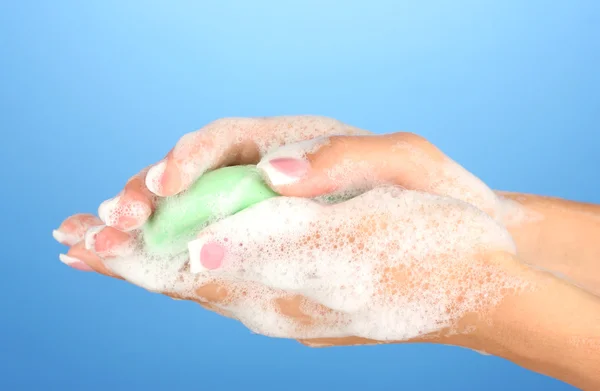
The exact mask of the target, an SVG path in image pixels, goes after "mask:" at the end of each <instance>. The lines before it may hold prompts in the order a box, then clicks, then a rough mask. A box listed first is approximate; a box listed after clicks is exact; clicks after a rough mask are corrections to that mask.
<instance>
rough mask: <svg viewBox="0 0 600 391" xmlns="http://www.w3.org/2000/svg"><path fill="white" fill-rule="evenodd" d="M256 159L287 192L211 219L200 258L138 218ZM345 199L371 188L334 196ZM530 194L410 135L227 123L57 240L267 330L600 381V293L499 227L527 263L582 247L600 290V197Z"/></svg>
mask: <svg viewBox="0 0 600 391" xmlns="http://www.w3.org/2000/svg"><path fill="white" fill-rule="evenodd" d="M282 145H283V147H282ZM257 162H259V165H258V167H259V169H260V170H261V171H262V172H263V174H264V177H265V179H266V180H267V181H268V182H269V183H270V184H271V186H272V187H273V188H274V189H275V190H276V191H278V192H279V193H280V194H282V195H284V196H287V197H281V198H275V199H271V200H268V201H266V202H263V203H261V204H258V205H255V206H254V207H252V208H249V209H247V210H245V211H242V212H241V213H239V214H236V215H234V216H231V217H229V218H226V219H224V220H222V221H220V222H218V223H216V224H213V225H211V226H209V227H208V228H207V229H205V230H204V231H203V232H201V233H200V235H199V237H198V239H197V240H195V241H193V242H192V243H190V246H189V249H190V252H189V255H188V253H184V254H176V255H174V256H170V257H158V256H156V255H155V254H152V255H151V254H146V253H145V252H144V250H143V247H142V246H140V243H141V242H140V238H139V231H137V228H139V227H140V226H141V225H143V223H144V222H145V221H146V219H147V218H148V217H149V216H150V215H151V213H152V211H153V209H154V206H155V203H156V201H157V200H158V197H160V196H164V195H172V194H176V193H179V192H181V191H182V190H184V189H185V188H186V187H187V186H189V184H191V183H192V182H193V181H194V180H195V179H196V178H197V177H198V176H199V175H201V174H202V173H203V172H205V171H206V170H210V169H214V168H217V167H220V166H224V165H235V164H254V163H257ZM394 185H399V186H400V187H401V188H399V187H398V186H394ZM348 194H352V195H358V196H357V197H355V198H353V199H352V200H350V201H346V202H343V203H339V204H335V205H326V203H325V202H327V201H329V200H330V199H331V198H332V197H333V198H334V199H335V198H336V196H338V195H348ZM298 197H303V198H298ZM306 197H312V198H314V199H316V200H317V201H315V200H310V199H308V198H306ZM530 198H531V197H527V198H525V201H527V200H528V199H530ZM318 201H321V202H318ZM522 204H523V205H525V206H522ZM529 204H530V203H528V202H524V201H523V197H522V196H520V195H514V194H503V195H502V196H497V195H496V194H495V193H494V192H492V191H491V190H490V189H489V188H488V187H487V186H486V185H485V184H483V183H482V182H481V181H480V180H479V179H477V178H476V177H474V176H473V175H472V174H470V173H469V172H468V171H466V170H465V169H463V168H462V167H460V166H459V165H458V164H456V163H455V162H453V161H452V160H450V159H449V158H448V157H446V156H445V155H444V154H443V153H441V152H440V151H439V150H438V149H437V148H435V147H434V146H433V145H431V144H430V143H429V142H427V141H426V140H424V139H422V138H420V137H418V136H415V135H413V134H409V133H396V134H390V135H384V136H374V135H369V133H368V132H365V131H361V130H358V129H355V128H352V127H349V126H345V125H343V124H341V123H339V122H337V121H334V120H329V119H323V118H319V117H281V118H269V119H230V120H221V121H217V122H215V123H213V124H211V125H209V126H208V127H206V128H205V129H204V130H202V131H199V132H196V133H192V134H190V135H187V136H185V137H184V138H182V140H181V141H180V142H179V143H178V146H177V147H176V148H175V149H174V150H172V151H171V152H170V153H169V155H168V156H167V158H166V159H165V160H163V161H162V162H160V163H159V164H157V165H156V166H153V167H150V169H149V170H144V171H143V172H141V173H140V174H138V175H136V176H135V177H133V178H132V179H131V180H130V181H129V182H128V183H127V185H126V186H125V189H124V191H123V192H122V193H121V194H120V195H118V196H117V197H115V198H114V199H112V200H109V201H107V202H105V203H103V204H102V206H101V207H100V210H99V214H100V217H101V218H102V221H101V220H99V219H97V218H95V217H94V216H91V215H75V216H72V217H70V218H68V219H67V220H65V222H64V223H63V224H62V225H61V227H60V228H59V230H57V231H55V233H54V236H55V238H56V239H57V240H58V241H60V242H61V243H63V244H66V245H69V246H70V247H71V248H70V250H69V252H68V253H67V255H66V256H64V255H63V256H61V260H63V262H65V263H67V264H69V265H71V266H73V267H75V268H77V269H80V270H95V271H97V272H99V273H102V274H105V275H109V276H113V277H117V278H124V279H126V280H128V281H130V282H133V283H135V284H138V285H140V286H143V287H145V288H147V289H150V290H152V291H158V292H162V293H164V294H166V295H169V296H171V297H173V298H176V299H187V300H194V301H197V302H199V303H200V304H201V305H203V306H204V307H205V308H208V309H211V310H213V311H216V312H218V313H221V314H223V315H225V316H230V317H234V318H237V319H239V320H241V321H242V322H243V323H244V324H246V325H247V326H248V327H249V328H251V329H253V330H255V331H257V332H260V333H263V334H267V335H273V336H281V337H290V338H298V339H301V341H302V342H303V343H305V344H308V345H310V346H332V345H352V344H370V343H389V342H398V341H411V342H434V343H445V344H453V345H460V346H465V347H469V348H472V349H477V350H486V351H488V352H490V353H492V354H496V355H499V356H502V357H505V358H508V359H510V360H511V361H514V362H516V363H518V364H520V365H523V366H526V367H527V368H530V369H533V370H536V371H539V372H542V373H546V374H549V375H551V376H555V377H558V378H560V379H563V380H566V381H569V382H571V383H572V384H575V385H579V386H584V387H594V386H596V385H598V384H599V383H598V382H600V379H598V378H597V376H594V375H593V373H594V368H596V367H597V364H598V360H600V349H599V348H600V345H599V341H600V335H598V330H597V329H594V327H595V325H597V324H598V313H600V312H598V311H599V308H600V303H599V302H598V299H597V298H596V297H594V296H593V295H590V294H588V293H586V292H585V291H583V290H580V289H578V288H576V287H573V286H571V285H569V284H567V283H565V282H564V281H560V280H558V279H557V278H555V277H553V276H550V275H547V274H545V273H543V272H539V271H535V270H532V269H529V268H528V267H526V266H525V265H524V264H522V263H520V262H519V261H518V260H517V259H516V257H515V255H514V251H515V248H514V245H513V244H512V241H511V239H510V237H509V235H508V233H507V231H506V230H505V229H504V228H503V227H502V225H503V224H504V225H507V226H508V228H509V230H510V233H511V234H512V235H513V237H515V239H516V242H517V244H518V247H519V249H518V250H519V253H520V254H521V255H523V254H525V255H526V258H525V259H526V260H527V261H528V262H530V263H536V264H538V265H540V264H541V265H542V266H543V262H540V261H543V259H539V258H538V257H537V255H540V254H542V253H543V254H545V255H548V257H549V258H550V259H551V261H552V262H554V263H553V265H554V264H557V265H559V266H560V265H565V264H566V263H564V264H563V263H560V262H563V261H565V260H564V259H563V258H564V254H567V252H565V251H563V250H564V249H565V248H569V249H570V250H569V252H568V253H569V254H570V256H569V259H568V260H566V261H568V262H569V265H575V264H577V265H578V266H577V267H567V268H566V270H567V271H568V272H570V271H572V270H575V271H574V272H573V273H572V274H570V275H571V276H575V277H579V280H580V281H591V282H592V285H593V284H594V281H597V279H594V278H593V275H594V273H591V272H593V271H594V270H596V269H597V267H596V269H594V267H595V266H594V265H596V263H594V262H593V261H594V260H595V259H597V257H596V256H595V254H598V251H600V250H598V246H594V245H593V244H594V242H593V240H589V239H586V238H588V237H589V238H592V239H593V238H594V235H595V234H594V233H597V232H598V225H597V221H598V220H597V216H598V213H597V212H598V211H597V207H595V206H593V205H590V206H586V207H584V206H581V205H570V204H569V205H562V204H561V203H560V202H558V201H552V200H547V199H546V200H541V201H539V202H536V203H535V205H533V206H531V205H529ZM542 206H543V208H542ZM557 206H560V208H557ZM484 212H485V213H484ZM547 216H548V217H547ZM565 216H566V217H565ZM545 218H548V219H549V221H550V223H548V221H545V220H544V219H545ZM565 219H566V220H565ZM565 221H567V222H568V223H569V224H570V225H569V227H570V228H569V235H567V236H565V235H564V233H562V232H563V231H564V229H562V230H561V229H559V228H560V227H562V226H563V225H564V223H565ZM582 224H583V225H582ZM582 226H583V227H585V230H584V231H585V232H583V234H581V235H580V234H578V232H580V231H582V229H581V227H582ZM544 227H545V228H544ZM546 243H550V246H547V245H546ZM550 248H551V249H552V250H549V249H550ZM548 251H550V252H549V253H548ZM571 258H573V259H571ZM566 261H565V262H566ZM579 265H581V266H579ZM590 265H591V266H590ZM557 269H558V268H557ZM586 270H587V271H588V272H586ZM568 272H567V274H569V273H568ZM595 275H597V274H595ZM585 276H587V280H586V279H585V278H582V277H585ZM592 290H593V289H592ZM517 293H519V294H517ZM557 301H561V302H562V304H564V305H560V306H556V305H555V304H556V302H557ZM570 308H577V313H576V314H573V313H572V312H573V311H571V310H569V309H570ZM574 319H575V320H576V319H583V320H582V321H575V320H574ZM558 352H560V354H559V353H558ZM548 357H555V359H553V360H550V361H548Z"/></svg>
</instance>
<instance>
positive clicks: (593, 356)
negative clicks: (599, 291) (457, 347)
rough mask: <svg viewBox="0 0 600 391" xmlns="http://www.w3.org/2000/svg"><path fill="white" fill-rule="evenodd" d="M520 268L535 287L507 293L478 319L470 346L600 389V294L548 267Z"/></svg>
mask: <svg viewBox="0 0 600 391" xmlns="http://www.w3.org/2000/svg"><path fill="white" fill-rule="evenodd" d="M518 273H519V275H520V276H521V278H524V279H526V280H528V281H529V282H530V284H531V289H530V290H527V291H524V292H521V293H519V294H516V295H512V296H507V297H505V299H504V300H503V301H502V302H501V303H500V304H499V305H498V306H497V307H496V308H494V310H493V311H492V312H491V313H490V316H489V318H488V319H481V320H480V321H479V322H478V324H477V328H476V331H475V332H474V333H473V334H472V335H470V338H469V339H467V340H465V341H466V342H467V346H465V347H468V348H471V349H474V350H479V351H484V352H487V353H489V354H492V355H495V356H499V357H502V358H505V359H507V360H509V361H511V362H513V363H515V364H517V365H520V366H523V367H525V368H527V369H530V370H533V371H535V372H539V373H543V374H546V375H549V376H552V377H555V378H558V379H560V380H563V381H566V382H568V383H570V384H573V385H576V386H578V387H583V388H584V389H590V388H594V389H597V388H596V387H599V386H600V375H595V374H596V373H597V368H599V367H600V329H599V328H598V324H600V299H599V298H598V297H596V296H594V295H591V294H589V293H588V292H586V291H584V290H581V289H579V288H577V287H575V286H572V285H570V284H568V283H566V282H565V281H563V280H561V279H559V278H556V277H555V276H553V275H551V274H549V273H546V272H542V271H538V270H535V269H531V268H528V267H523V268H521V270H520V271H518Z"/></svg>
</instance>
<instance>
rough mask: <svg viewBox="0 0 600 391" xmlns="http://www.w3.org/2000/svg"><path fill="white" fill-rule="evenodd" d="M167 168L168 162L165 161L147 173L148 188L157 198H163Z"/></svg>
mask: <svg viewBox="0 0 600 391" xmlns="http://www.w3.org/2000/svg"><path fill="white" fill-rule="evenodd" d="M166 168H167V162H166V161H165V160H163V161H161V162H160V163H158V164H156V165H154V166H152V167H151V168H150V169H149V170H148V172H147V173H146V187H147V188H148V190H150V191H151V192H152V193H154V194H156V195H157V196H162V192H163V191H164V189H163V184H162V179H163V175H164V173H165V170H166Z"/></svg>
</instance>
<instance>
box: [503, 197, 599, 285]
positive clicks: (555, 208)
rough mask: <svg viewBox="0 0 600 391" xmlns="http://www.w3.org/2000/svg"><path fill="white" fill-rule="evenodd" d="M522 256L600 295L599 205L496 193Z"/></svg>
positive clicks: (527, 260)
mask: <svg viewBox="0 0 600 391" xmlns="http://www.w3.org/2000/svg"><path fill="white" fill-rule="evenodd" d="M497 194H499V195H500V196H501V197H502V198H503V200H504V201H505V203H506V204H505V205H506V208H505V210H506V214H505V216H504V217H505V218H504V220H505V224H506V226H507V228H508V230H509V231H510V233H511V234H512V236H513V238H514V240H515V242H516V244H517V249H518V253H519V257H520V258H521V259H522V260H523V261H524V262H526V263H529V264H532V265H536V266H539V267H541V268H544V269H547V270H550V271H553V272H558V273H560V274H562V275H564V276H566V277H567V278H568V279H570V280H571V281H572V282H574V283H576V284H578V285H580V286H582V287H584V288H585V289H587V290H589V291H591V292H592V293H595V294H597V295H600V206H599V205H592V204H585V203H577V202H572V201H565V200H561V199H557V198H551V197H541V196H535V195H528V194H518V193H508V192H497Z"/></svg>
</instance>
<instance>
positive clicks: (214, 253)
mask: <svg viewBox="0 0 600 391" xmlns="http://www.w3.org/2000/svg"><path fill="white" fill-rule="evenodd" d="M188 250H189V255H190V272H192V273H200V272H204V271H208V270H215V269H218V268H220V267H221V264H222V263H223V258H224V257H225V248H223V246H221V245H220V244H218V243H215V242H208V243H206V242H204V241H203V240H200V239H198V240H194V241H192V242H190V243H188Z"/></svg>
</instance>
